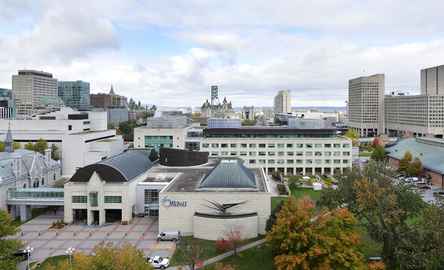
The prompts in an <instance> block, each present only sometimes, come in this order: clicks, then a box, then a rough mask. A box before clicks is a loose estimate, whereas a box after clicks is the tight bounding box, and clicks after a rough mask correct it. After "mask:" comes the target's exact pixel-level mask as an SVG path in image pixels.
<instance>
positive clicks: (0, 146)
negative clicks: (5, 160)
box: [0, 141, 5, 152]
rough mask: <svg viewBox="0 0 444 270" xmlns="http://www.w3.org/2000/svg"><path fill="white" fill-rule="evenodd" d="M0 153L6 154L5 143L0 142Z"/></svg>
mask: <svg viewBox="0 0 444 270" xmlns="http://www.w3.org/2000/svg"><path fill="white" fill-rule="evenodd" d="M0 152H5V142H2V141H0Z"/></svg>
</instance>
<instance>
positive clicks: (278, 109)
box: [274, 90, 291, 113]
mask: <svg viewBox="0 0 444 270" xmlns="http://www.w3.org/2000/svg"><path fill="white" fill-rule="evenodd" d="M274 113H291V94H290V91H289V90H281V91H279V92H278V93H277V95H276V96H275V97H274Z"/></svg>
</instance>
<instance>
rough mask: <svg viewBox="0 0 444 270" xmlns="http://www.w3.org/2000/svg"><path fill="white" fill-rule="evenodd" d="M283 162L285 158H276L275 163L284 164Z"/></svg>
mask: <svg viewBox="0 0 444 270" xmlns="http://www.w3.org/2000/svg"><path fill="white" fill-rule="evenodd" d="M284 163H285V160H283V159H278V161H277V164H284Z"/></svg>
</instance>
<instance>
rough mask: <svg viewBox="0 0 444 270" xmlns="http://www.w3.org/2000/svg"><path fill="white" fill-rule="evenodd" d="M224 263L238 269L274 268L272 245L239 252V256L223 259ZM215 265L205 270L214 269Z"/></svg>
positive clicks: (269, 269) (263, 269) (270, 269)
mask: <svg viewBox="0 0 444 270" xmlns="http://www.w3.org/2000/svg"><path fill="white" fill-rule="evenodd" d="M221 263H223V264H224V265H228V264H229V265H231V266H233V267H234V269H236V270H250V269H261V270H272V269H274V267H273V257H272V255H271V247H270V246H268V245H261V246H259V247H255V248H251V249H249V250H246V251H243V252H241V253H239V255H238V256H231V257H228V258H226V259H225V260H222V261H221ZM214 267H215V265H214V264H213V265H209V266H207V267H205V268H204V269H205V270H214Z"/></svg>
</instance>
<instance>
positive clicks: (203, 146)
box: [202, 143, 210, 148]
mask: <svg viewBox="0 0 444 270" xmlns="http://www.w3.org/2000/svg"><path fill="white" fill-rule="evenodd" d="M209 146H210V145H209V144H208V143H203V144H202V148H208V147H209Z"/></svg>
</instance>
